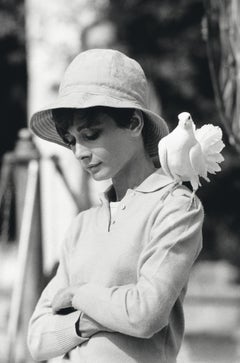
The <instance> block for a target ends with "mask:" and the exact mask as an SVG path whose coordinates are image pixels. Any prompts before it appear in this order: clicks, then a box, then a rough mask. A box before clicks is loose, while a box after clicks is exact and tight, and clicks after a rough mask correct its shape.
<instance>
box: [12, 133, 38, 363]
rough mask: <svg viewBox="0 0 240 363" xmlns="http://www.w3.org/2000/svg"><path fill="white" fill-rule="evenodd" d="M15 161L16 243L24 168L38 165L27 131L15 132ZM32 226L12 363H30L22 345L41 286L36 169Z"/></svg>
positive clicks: (26, 350)
mask: <svg viewBox="0 0 240 363" xmlns="http://www.w3.org/2000/svg"><path fill="white" fill-rule="evenodd" d="M14 159H15V170H14V174H15V191H16V222H17V223H16V224H17V240H19V234H20V230H21V224H22V217H23V210H24V200H25V194H26V185H27V179H28V170H29V169H28V166H29V163H30V162H31V161H32V160H35V161H37V163H38V165H39V164H40V153H39V151H38V150H37V148H36V146H35V144H34V143H33V141H32V137H31V134H30V132H29V130H28V129H22V130H20V132H19V139H18V141H17V144H16V147H15V150H14ZM32 220H33V223H32V225H31V231H30V243H29V249H28V254H27V264H26V266H25V267H23V268H25V269H26V270H25V282H24V286H23V295H22V296H23V299H22V304H21V310H20V319H19V334H18V344H17V345H18V348H17V351H16V352H15V353H16V361H17V362H18V361H24V362H26V363H30V362H33V359H32V358H31V356H30V353H29V351H28V349H27V345H26V337H27V328H28V322H29V319H30V316H31V314H32V312H33V309H34V307H35V305H36V302H37V300H38V298H39V295H40V292H41V289H42V284H43V260H42V231H41V208H40V177H39V168H38V180H37V188H36V195H35V200H34V211H33V219H32Z"/></svg>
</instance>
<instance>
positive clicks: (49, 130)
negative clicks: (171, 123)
mask: <svg viewBox="0 0 240 363" xmlns="http://www.w3.org/2000/svg"><path fill="white" fill-rule="evenodd" d="M94 106H107V107H113V108H135V109H138V110H141V111H143V112H144V114H145V115H146V116H147V119H148V120H147V122H146V138H145V147H146V150H147V152H148V154H149V155H150V157H155V156H156V155H157V154H158V142H159V140H160V139H161V138H162V137H164V136H166V135H167V134H168V133H169V129H168V126H167V124H166V122H165V121H164V119H163V118H162V117H160V116H159V115H158V114H156V113H155V112H153V111H150V110H148V109H147V108H144V107H142V105H140V104H139V103H138V102H136V100H134V99H132V100H123V99H118V98H115V97H112V96H109V95H106V94H105V95H102V94H92V93H91V94H90V93H79V92H76V93H73V92H71V93H69V94H68V95H66V94H65V95H64V96H63V97H61V96H59V98H58V99H57V101H56V102H55V103H54V104H51V105H49V106H48V107H46V108H44V109H43V110H41V111H38V112H36V113H35V114H33V116H32V117H31V120H30V128H31V129H32V131H33V132H34V133H35V134H36V135H37V136H39V137H40V138H42V139H44V140H47V141H50V142H53V143H56V144H58V145H61V146H64V147H66V148H68V149H69V148H70V147H69V146H68V145H66V144H65V143H64V142H63V140H62V139H61V137H60V135H59V134H58V132H57V130H56V127H55V123H54V119H53V114H52V110H54V109H58V108H76V109H77V108H78V109H79V108H88V107H94Z"/></svg>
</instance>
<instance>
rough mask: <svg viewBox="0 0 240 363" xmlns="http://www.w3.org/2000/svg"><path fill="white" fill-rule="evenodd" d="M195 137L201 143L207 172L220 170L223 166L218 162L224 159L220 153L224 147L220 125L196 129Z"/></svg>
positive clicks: (213, 172)
mask: <svg viewBox="0 0 240 363" xmlns="http://www.w3.org/2000/svg"><path fill="white" fill-rule="evenodd" d="M195 137H196V139H197V140H198V142H199V143H200V145H201V148H202V152H203V156H204V159H205V162H206V167H207V172H208V173H210V174H215V172H217V171H220V170H221V168H220V166H219V165H218V164H219V163H221V162H222V161H223V160H224V157H223V156H222V155H221V154H220V152H221V151H222V149H223V148H224V143H223V141H222V130H221V129H220V127H218V126H214V125H211V124H207V125H204V126H202V127H201V128H200V129H198V130H196V131H195Z"/></svg>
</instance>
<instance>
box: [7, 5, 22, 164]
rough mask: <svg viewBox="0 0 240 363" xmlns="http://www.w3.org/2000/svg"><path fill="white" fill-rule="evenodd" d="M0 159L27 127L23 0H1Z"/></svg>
mask: <svg viewBox="0 0 240 363" xmlns="http://www.w3.org/2000/svg"><path fill="white" fill-rule="evenodd" d="M0 55H1V56H0V79H1V87H0V99H1V133H0V158H1V156H2V155H3V153H4V152H6V151H8V150H11V149H12V148H13V146H14V143H15V141H16V137H17V132H18V130H19V129H20V128H22V127H24V126H26V92H27V71H26V52H25V26H24V1H23V0H18V1H17V0H0Z"/></svg>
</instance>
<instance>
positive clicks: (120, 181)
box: [112, 155, 155, 201]
mask: <svg viewBox="0 0 240 363" xmlns="http://www.w3.org/2000/svg"><path fill="white" fill-rule="evenodd" d="M154 171H155V167H154V164H153V162H152V160H151V159H150V158H149V157H148V156H146V155H143V156H142V155H141V157H140V155H139V157H136V158H135V159H134V160H132V161H131V162H130V163H129V164H128V165H126V167H125V168H124V170H122V171H121V172H120V173H118V175H116V176H115V177H114V178H113V179H112V183H113V186H114V189H115V192H116V200H117V201H118V200H121V199H122V198H123V197H124V196H125V194H126V191H127V190H128V189H134V188H135V187H137V186H138V185H140V184H141V183H142V182H143V181H144V180H145V179H146V178H147V177H148V176H149V175H151V174H152V173H153V172H154Z"/></svg>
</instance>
